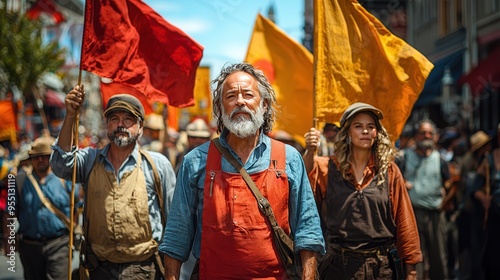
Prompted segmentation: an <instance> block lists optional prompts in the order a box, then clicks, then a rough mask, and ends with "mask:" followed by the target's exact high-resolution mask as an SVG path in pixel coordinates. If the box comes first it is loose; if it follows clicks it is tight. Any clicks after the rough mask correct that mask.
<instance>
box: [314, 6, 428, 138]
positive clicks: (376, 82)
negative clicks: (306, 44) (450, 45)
mask: <svg viewBox="0 0 500 280" xmlns="http://www.w3.org/2000/svg"><path fill="white" fill-rule="evenodd" d="M314 19H315V23H314V28H315V30H314V40H315V46H314V58H315V103H316V117H317V118H318V119H319V120H320V121H325V122H336V121H339V119H340V117H341V115H342V113H343V112H344V110H345V109H346V108H347V107H348V106H349V105H350V104H352V103H354V102H357V101H360V102H365V103H369V104H371V105H373V106H375V107H377V108H379V109H381V110H382V111H383V113H384V119H383V121H382V122H383V124H384V126H385V128H386V129H387V131H388V132H389V134H390V136H391V138H392V140H393V141H395V140H396V139H397V138H398V137H399V135H400V134H401V131H402V130H403V127H404V125H405V123H406V120H407V119H408V117H409V116H410V113H411V111H412V109H413V105H414V103H415V101H416V100H417V99H418V96H419V95H420V92H421V91H422V89H423V87H424V84H425V80H426V79H427V77H428V75H429V73H430V71H431V70H432V68H433V67H434V66H433V65H432V63H430V62H429V61H428V60H427V58H426V57H425V56H424V55H422V54H421V53H420V52H418V51H417V50H416V49H414V48H413V47H412V46H410V45H409V44H407V43H406V42H405V41H403V40H402V39H400V38H398V37H396V36H395V35H394V34H392V33H391V32H390V31H389V30H388V29H387V28H386V27H385V26H384V25H383V24H382V23H381V22H380V21H379V20H378V19H377V18H375V17H374V16H373V15H371V14H370V13H369V12H368V11H366V10H365V9H364V8H363V7H362V6H361V5H360V4H359V3H358V2H357V1H356V0H316V1H315V15H314Z"/></svg>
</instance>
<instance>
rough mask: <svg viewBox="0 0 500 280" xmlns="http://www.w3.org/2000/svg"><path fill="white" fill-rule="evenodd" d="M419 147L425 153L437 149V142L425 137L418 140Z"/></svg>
mask: <svg viewBox="0 0 500 280" xmlns="http://www.w3.org/2000/svg"><path fill="white" fill-rule="evenodd" d="M416 145H417V149H418V150H420V151H422V152H423V153H424V154H426V152H428V151H432V150H434V149H435V147H436V146H435V144H434V141H433V140H432V139H425V140H422V141H416Z"/></svg>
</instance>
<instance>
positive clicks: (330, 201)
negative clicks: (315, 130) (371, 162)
mask: <svg viewBox="0 0 500 280" xmlns="http://www.w3.org/2000/svg"><path fill="white" fill-rule="evenodd" d="M378 176H379V175H378V174H377V175H375V176H374V177H373V179H372V181H371V182H370V183H369V185H368V186H366V187H365V188H363V189H361V190H356V186H354V185H353V184H352V183H351V182H349V181H348V180H345V179H344V178H343V177H342V174H341V173H340V171H339V170H338V168H337V166H336V164H335V163H334V162H333V160H331V159H330V162H329V164H328V186H327V189H326V197H325V200H324V207H323V209H322V213H321V214H322V215H321V218H322V222H323V226H324V235H325V240H326V242H327V245H328V248H329V247H330V246H331V245H332V244H335V245H340V246H342V247H345V248H349V249H353V250H354V249H370V248H372V247H374V246H375V247H376V246H378V245H380V244H378V243H379V242H378V241H380V243H381V244H383V243H386V242H387V241H388V240H390V239H393V238H394V236H395V233H396V225H395V223H394V219H393V217H392V209H391V208H392V203H391V201H390V197H389V190H388V184H387V181H386V182H385V183H384V184H382V185H381V186H377V177H378Z"/></svg>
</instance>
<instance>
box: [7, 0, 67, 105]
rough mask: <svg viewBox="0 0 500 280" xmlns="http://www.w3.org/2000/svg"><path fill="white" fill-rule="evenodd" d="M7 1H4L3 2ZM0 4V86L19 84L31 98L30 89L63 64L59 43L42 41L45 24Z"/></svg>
mask: <svg viewBox="0 0 500 280" xmlns="http://www.w3.org/2000/svg"><path fill="white" fill-rule="evenodd" d="M2 2H4V1H2ZM3 4H4V5H3V6H2V5H1V4H0V6H2V7H0V38H2V39H1V40H0V88H4V89H5V88H7V87H10V86H12V85H15V86H17V87H18V88H19V89H20V90H21V91H22V92H23V94H24V95H25V96H26V97H27V98H28V99H31V96H32V94H31V89H32V88H33V87H34V86H36V83H37V81H38V79H39V78H40V77H41V76H42V75H43V74H44V73H46V72H49V71H53V72H55V71H56V70H57V69H58V68H59V67H61V66H62V65H63V63H64V50H62V49H59V46H58V45H57V43H55V42H54V43H49V44H43V43H42V36H41V34H42V25H41V23H40V22H37V21H31V20H30V19H28V18H27V17H26V16H24V15H21V14H20V13H18V12H12V11H7V10H6V9H5V7H6V5H5V2H4V3H3Z"/></svg>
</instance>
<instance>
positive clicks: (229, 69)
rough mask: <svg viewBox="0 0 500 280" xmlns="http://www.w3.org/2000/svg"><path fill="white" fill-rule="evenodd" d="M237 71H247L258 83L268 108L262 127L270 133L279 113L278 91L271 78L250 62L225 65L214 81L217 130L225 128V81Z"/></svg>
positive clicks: (214, 112)
mask: <svg viewBox="0 0 500 280" xmlns="http://www.w3.org/2000/svg"><path fill="white" fill-rule="evenodd" d="M235 72H245V73H247V74H249V75H251V76H252V77H254V78H255V80H256V81H257V83H258V86H257V87H258V89H259V93H260V97H261V99H262V102H264V103H265V104H266V105H267V109H266V111H265V112H264V124H263V125H262V129H263V132H264V134H267V133H269V132H270V131H271V130H272V128H273V125H274V122H275V120H276V114H277V104H276V93H275V92H274V89H273V88H272V86H271V84H270V83H269V80H268V79H267V78H266V76H265V75H264V72H262V71H261V70H258V69H256V68H254V67H253V66H252V65H251V64H248V63H237V64H232V65H229V66H226V67H223V68H222V70H221V72H220V74H219V76H218V77H217V78H216V79H214V80H213V81H212V86H213V87H214V89H213V98H214V99H213V102H212V104H213V115H214V117H215V118H216V119H217V132H219V133H220V132H222V130H223V129H224V124H223V123H222V95H223V92H222V91H223V87H224V82H225V81H226V79H227V77H229V75H231V74H233V73H235Z"/></svg>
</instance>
